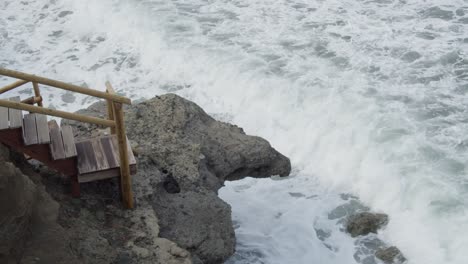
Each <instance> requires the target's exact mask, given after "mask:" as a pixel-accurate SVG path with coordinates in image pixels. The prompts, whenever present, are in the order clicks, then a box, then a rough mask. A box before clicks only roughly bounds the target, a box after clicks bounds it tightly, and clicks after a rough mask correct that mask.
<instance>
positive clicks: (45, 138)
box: [36, 114, 50, 144]
mask: <svg viewBox="0 0 468 264" xmlns="http://www.w3.org/2000/svg"><path fill="white" fill-rule="evenodd" d="M36 126H37V143H38V144H47V143H50V134H49V126H48V125H47V116H45V115H41V114H36Z"/></svg>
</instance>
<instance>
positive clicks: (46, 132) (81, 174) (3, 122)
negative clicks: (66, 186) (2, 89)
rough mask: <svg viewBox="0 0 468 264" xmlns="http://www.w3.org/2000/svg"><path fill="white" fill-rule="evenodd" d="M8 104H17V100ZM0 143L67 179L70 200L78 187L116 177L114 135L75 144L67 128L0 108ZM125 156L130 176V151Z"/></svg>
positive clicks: (41, 117)
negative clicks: (70, 194) (69, 186)
mask: <svg viewBox="0 0 468 264" xmlns="http://www.w3.org/2000/svg"><path fill="white" fill-rule="evenodd" d="M10 100H11V101H19V97H15V98H10ZM127 142H128V141H127ZM0 143H3V144H4V145H7V146H9V147H10V148H11V149H12V150H14V151H16V152H20V153H24V154H26V155H27V156H29V157H31V158H33V159H35V160H38V161H40V162H42V163H43V164H45V165H47V166H48V167H50V168H52V169H55V170H57V171H59V172H61V173H63V174H64V175H66V176H69V177H70V178H71V182H72V195H73V196H74V197H79V196H80V183H84V182H91V181H96V180H103V179H108V178H113V177H119V176H120V162H119V153H118V151H119V150H118V142H117V138H116V136H115V135H114V136H112V135H109V136H99V137H92V138H89V139H86V140H81V141H78V142H75V139H74V137H73V130H72V127H71V126H68V125H65V126H62V127H59V126H58V124H57V122H56V121H55V120H51V121H49V122H47V116H45V115H41V114H26V115H24V116H23V113H22V111H21V110H17V109H11V108H5V107H0ZM127 144H128V143H127ZM128 149H129V150H130V149H131V148H130V146H128ZM128 156H129V159H130V160H129V163H130V172H131V174H135V173H136V160H135V157H134V156H133V153H132V151H129V152H128Z"/></svg>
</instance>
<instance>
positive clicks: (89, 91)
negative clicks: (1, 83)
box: [0, 67, 132, 104]
mask: <svg viewBox="0 0 468 264" xmlns="http://www.w3.org/2000/svg"><path fill="white" fill-rule="evenodd" d="M0 75H5V76H9V77H12V78H17V79H22V80H25V81H31V82H37V83H41V84H45V85H48V86H52V87H56V88H60V89H63V90H67V91H72V92H77V93H82V94H86V95H91V96H94V97H99V98H103V99H109V100H112V101H113V102H119V103H123V104H132V101H131V100H130V99H129V98H127V97H123V96H120V95H117V94H109V93H105V92H101V91H97V90H93V89H89V88H85V87H80V86H77V85H73V84H69V83H65V82H61V81H56V80H52V79H47V78H44V77H40V76H36V75H32V74H27V73H24V72H19V71H13V70H8V69H5V68H1V67H0Z"/></svg>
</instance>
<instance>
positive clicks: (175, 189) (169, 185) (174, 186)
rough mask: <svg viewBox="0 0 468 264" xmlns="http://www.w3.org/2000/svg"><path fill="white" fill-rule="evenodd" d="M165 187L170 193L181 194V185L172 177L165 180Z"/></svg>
mask: <svg viewBox="0 0 468 264" xmlns="http://www.w3.org/2000/svg"><path fill="white" fill-rule="evenodd" d="M163 186H164V189H165V190H166V192H168V193H180V187H179V184H178V183H177V181H176V180H175V179H174V177H172V175H168V176H167V177H166V179H164V182H163Z"/></svg>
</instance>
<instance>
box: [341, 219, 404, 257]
mask: <svg viewBox="0 0 468 264" xmlns="http://www.w3.org/2000/svg"><path fill="white" fill-rule="evenodd" d="M388 221H389V219H388V215H386V214H379V213H371V212H361V213H357V214H354V215H351V216H350V217H349V218H348V221H347V223H346V231H347V232H348V233H349V234H350V235H351V236H352V237H359V236H363V237H364V240H363V241H364V244H365V245H367V246H368V248H367V249H366V252H365V253H366V254H365V255H367V254H369V253H370V252H372V254H374V256H375V258H377V259H380V260H381V261H383V262H384V263H386V264H401V263H405V262H406V258H405V257H404V256H403V254H402V253H401V251H400V250H399V249H398V248H397V247H395V246H388V245H387V244H386V243H385V242H384V241H382V240H380V239H379V238H378V237H376V236H375V235H373V234H376V233H377V231H378V230H379V229H381V228H383V227H384V226H385V225H387V224H388ZM369 246H370V247H369ZM369 261H371V260H369ZM369 263H375V262H373V261H372V262H369Z"/></svg>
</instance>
